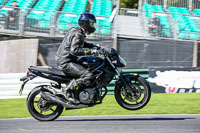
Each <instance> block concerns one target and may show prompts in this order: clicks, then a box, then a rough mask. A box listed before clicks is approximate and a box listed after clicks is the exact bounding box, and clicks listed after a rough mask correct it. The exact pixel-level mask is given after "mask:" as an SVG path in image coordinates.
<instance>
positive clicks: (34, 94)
mask: <svg viewBox="0 0 200 133" xmlns="http://www.w3.org/2000/svg"><path fill="white" fill-rule="evenodd" d="M45 87H48V86H47V85H42V86H37V87H35V88H34V89H33V90H32V91H31V92H30V93H29V96H28V98H27V108H28V111H29V113H30V114H31V115H32V116H33V117H34V118H35V119H37V120H39V121H52V120H55V119H56V118H58V117H59V116H60V115H61V114H62V111H63V106H62V105H58V104H55V103H52V102H50V101H46V100H44V99H43V98H42V97H41V96H40V92H41V91H42V90H44V88H45Z"/></svg>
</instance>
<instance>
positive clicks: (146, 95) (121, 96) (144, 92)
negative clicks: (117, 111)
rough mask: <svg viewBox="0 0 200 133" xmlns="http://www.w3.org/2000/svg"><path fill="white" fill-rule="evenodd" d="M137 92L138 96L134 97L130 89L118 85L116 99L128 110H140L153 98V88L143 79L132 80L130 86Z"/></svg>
mask: <svg viewBox="0 0 200 133" xmlns="http://www.w3.org/2000/svg"><path fill="white" fill-rule="evenodd" d="M129 85H130V86H131V87H134V88H135V89H136V90H137V93H136V95H135V96H134V97H133V96H132V95H131V94H130V93H129V92H128V89H126V88H124V86H123V85H116V87H115V99H116V101H117V103H118V104H119V105H120V106H121V107H123V108H125V109H128V110H138V109H141V108H143V107H144V106H145V105H146V104H147V103H148V102H149V100H150V98H151V88H150V86H149V83H148V82H147V81H146V80H145V79H144V78H142V77H138V78H137V79H135V80H132V81H131V83H130V84H129Z"/></svg>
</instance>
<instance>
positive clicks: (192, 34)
mask: <svg viewBox="0 0 200 133" xmlns="http://www.w3.org/2000/svg"><path fill="white" fill-rule="evenodd" d="M196 38H199V34H198V33H190V39H191V40H194V39H196Z"/></svg>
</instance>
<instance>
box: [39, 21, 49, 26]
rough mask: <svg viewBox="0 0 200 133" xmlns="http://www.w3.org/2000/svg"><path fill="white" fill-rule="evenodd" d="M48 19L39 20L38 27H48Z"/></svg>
mask: <svg viewBox="0 0 200 133" xmlns="http://www.w3.org/2000/svg"><path fill="white" fill-rule="evenodd" d="M49 23H50V22H49V21H42V22H40V27H41V28H49Z"/></svg>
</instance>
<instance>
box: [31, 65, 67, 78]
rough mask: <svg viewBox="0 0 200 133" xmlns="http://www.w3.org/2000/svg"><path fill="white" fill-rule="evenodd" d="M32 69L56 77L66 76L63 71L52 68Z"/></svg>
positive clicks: (38, 67)
mask: <svg viewBox="0 0 200 133" xmlns="http://www.w3.org/2000/svg"><path fill="white" fill-rule="evenodd" d="M30 69H32V70H35V71H39V72H42V73H46V74H51V75H56V76H66V75H65V73H64V72H63V71H62V70H60V69H58V68H55V67H51V66H31V67H30Z"/></svg>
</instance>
